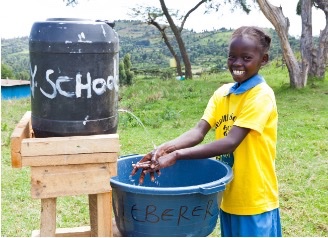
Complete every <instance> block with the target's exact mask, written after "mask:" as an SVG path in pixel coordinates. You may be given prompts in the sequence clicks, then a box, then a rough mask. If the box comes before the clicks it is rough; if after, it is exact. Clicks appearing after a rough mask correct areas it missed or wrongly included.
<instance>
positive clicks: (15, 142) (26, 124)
mask: <svg viewBox="0 0 328 238" xmlns="http://www.w3.org/2000/svg"><path fill="white" fill-rule="evenodd" d="M29 137H31V112H30V111H27V112H25V114H24V116H23V117H22V119H21V120H20V121H19V123H18V124H17V125H16V127H15V129H14V131H13V132H12V134H11V137H10V148H11V165H12V167H13V168H21V167H22V157H21V143H22V140H23V139H25V138H29Z"/></svg>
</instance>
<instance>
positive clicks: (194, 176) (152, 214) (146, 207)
mask: <svg viewBox="0 0 328 238" xmlns="http://www.w3.org/2000/svg"><path fill="white" fill-rule="evenodd" d="M141 158H142V155H132V156H127V157H124V158H121V159H119V160H118V168H117V171H118V175H117V176H116V177H112V178H111V180H110V184H111V186H112V192H113V209H114V215H115V221H116V225H117V228H118V230H119V231H120V232H121V235H122V236H144V237H145V236H152V237H154V236H207V235H209V234H211V233H212V232H213V230H214V228H215V226H216V223H217V219H218V215H219V205H220V203H221V200H222V192H223V191H224V190H225V188H226V184H227V183H229V182H230V181H231V180H232V177H233V176H232V170H231V168H230V167H229V166H228V165H226V164H224V163H222V162H220V161H217V160H215V159H200V160H181V161H177V163H176V164H175V165H174V166H171V167H168V168H165V169H162V170H161V175H160V176H156V179H155V182H151V181H150V178H149V175H147V176H146V177H145V181H144V184H143V185H139V184H138V180H139V175H140V172H141V170H139V171H138V173H137V174H136V175H135V176H133V177H131V176H130V173H131V170H132V164H133V163H137V162H138V161H139V160H140V159H141Z"/></svg>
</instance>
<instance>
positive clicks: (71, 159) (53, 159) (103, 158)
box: [22, 152, 118, 166]
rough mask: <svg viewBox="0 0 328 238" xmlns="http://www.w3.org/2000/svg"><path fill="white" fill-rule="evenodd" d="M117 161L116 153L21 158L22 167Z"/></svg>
mask: <svg viewBox="0 0 328 238" xmlns="http://www.w3.org/2000/svg"><path fill="white" fill-rule="evenodd" d="M117 159H118V154H117V153H116V152H115V153H93V154H71V155H39V156H22V166H48V165H69V164H92V163H106V162H116V161H117Z"/></svg>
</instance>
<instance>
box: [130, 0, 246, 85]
mask: <svg viewBox="0 0 328 238" xmlns="http://www.w3.org/2000/svg"><path fill="white" fill-rule="evenodd" d="M159 2H160V6H161V11H154V8H153V10H151V11H149V10H150V9H151V8H148V9H149V10H148V14H147V20H146V22H147V23H148V24H150V25H153V26H155V27H156V28H157V29H158V30H159V31H160V33H161V35H162V38H163V40H164V42H165V44H166V45H167V47H168V48H169V50H170V52H171V54H172V56H173V57H174V58H175V60H176V62H177V73H178V75H181V74H182V69H181V64H180V58H179V56H178V54H177V53H176V52H175V50H174V48H173V47H172V44H171V43H170V41H169V38H168V36H167V33H166V31H165V30H166V28H167V26H165V25H160V24H159V22H158V21H157V18H158V17H161V16H165V18H166V21H167V23H168V26H169V28H170V30H171V31H172V32H173V34H174V39H175V41H176V43H177V45H178V48H179V52H180V55H181V58H182V60H183V63H184V67H185V77H186V78H189V79H191V78H192V71H191V63H190V58H189V56H188V52H187V50H186V47H185V43H184V41H183V39H182V35H181V32H182V30H183V28H184V25H185V23H186V21H187V19H188V17H189V16H190V14H192V13H193V12H194V11H195V10H196V9H198V8H199V7H200V6H201V5H203V4H205V3H208V9H215V10H218V8H219V6H220V5H221V3H220V1H215V0H200V1H199V2H198V3H197V4H195V6H193V7H192V8H191V9H190V10H189V11H187V13H186V14H185V15H184V16H177V14H175V13H172V12H170V11H169V9H168V8H167V6H166V4H165V0H159ZM224 3H232V4H233V6H234V7H236V6H240V7H241V8H242V9H243V10H244V11H245V12H246V13H248V12H249V11H250V9H249V8H248V6H247V5H246V0H226V1H224ZM143 8H144V7H143V6H142V7H139V8H138V9H134V11H135V13H136V14H135V15H137V16H138V15H140V13H141V12H142V11H141V10H140V9H143ZM144 15H145V14H144ZM174 17H175V18H179V19H181V24H180V26H178V25H177V23H176V22H174V20H173V18H174Z"/></svg>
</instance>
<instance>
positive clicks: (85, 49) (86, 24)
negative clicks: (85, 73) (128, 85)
mask: <svg viewBox="0 0 328 238" xmlns="http://www.w3.org/2000/svg"><path fill="white" fill-rule="evenodd" d="M112 26H113V23H112V22H109V21H107V20H96V21H95V20H90V19H83V18H48V19H46V21H39V22H35V23H34V24H33V26H32V28H31V32H30V36H29V50H30V52H47V53H117V52H118V47H119V39H118V34H117V33H116V32H115V30H114V29H113V27H112Z"/></svg>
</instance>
